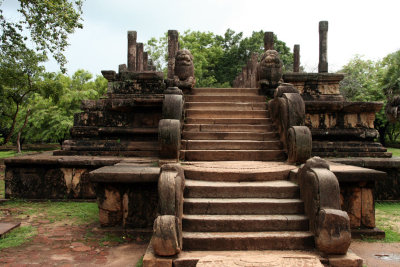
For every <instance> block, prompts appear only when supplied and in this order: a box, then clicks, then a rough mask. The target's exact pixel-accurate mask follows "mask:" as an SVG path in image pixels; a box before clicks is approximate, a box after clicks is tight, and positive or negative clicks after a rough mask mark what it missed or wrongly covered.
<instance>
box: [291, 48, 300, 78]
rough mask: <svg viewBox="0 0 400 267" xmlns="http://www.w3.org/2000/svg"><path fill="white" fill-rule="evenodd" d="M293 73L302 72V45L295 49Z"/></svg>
mask: <svg viewBox="0 0 400 267" xmlns="http://www.w3.org/2000/svg"><path fill="white" fill-rule="evenodd" d="M293 72H300V45H298V44H296V45H294V48H293Z"/></svg>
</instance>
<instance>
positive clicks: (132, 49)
mask: <svg viewBox="0 0 400 267" xmlns="http://www.w3.org/2000/svg"><path fill="white" fill-rule="evenodd" d="M136 38H137V33H136V31H128V71H136Z"/></svg>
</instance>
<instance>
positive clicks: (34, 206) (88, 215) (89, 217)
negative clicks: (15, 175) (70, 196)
mask: <svg viewBox="0 0 400 267" xmlns="http://www.w3.org/2000/svg"><path fill="white" fill-rule="evenodd" d="M2 209H13V210H14V214H16V216H17V218H20V219H23V218H26V217H27V216H29V217H31V218H32V217H34V218H38V219H40V220H44V219H46V220H49V221H50V222H55V221H66V222H69V223H70V224H74V225H79V224H86V223H87V224H90V223H96V222H98V220H99V209H98V207H97V204H96V203H85V202H29V201H22V200H13V201H8V202H6V203H4V204H3V205H2V206H0V212H1V210H2Z"/></svg>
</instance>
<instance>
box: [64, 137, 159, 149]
mask: <svg viewBox="0 0 400 267" xmlns="http://www.w3.org/2000/svg"><path fill="white" fill-rule="evenodd" d="M63 149H64V150H75V151H103V150H106V151H158V150H159V149H160V148H159V144H158V142H157V141H130V140H120V139H116V140H115V139H114V140H107V139H100V140H93V139H90V140H66V141H64V143H63Z"/></svg>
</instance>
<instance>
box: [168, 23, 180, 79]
mask: <svg viewBox="0 0 400 267" xmlns="http://www.w3.org/2000/svg"><path fill="white" fill-rule="evenodd" d="M178 36H179V35H178V31H176V30H168V79H174V69H175V56H176V53H177V52H178V50H179V42H178Z"/></svg>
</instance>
